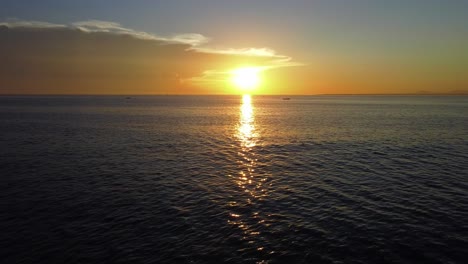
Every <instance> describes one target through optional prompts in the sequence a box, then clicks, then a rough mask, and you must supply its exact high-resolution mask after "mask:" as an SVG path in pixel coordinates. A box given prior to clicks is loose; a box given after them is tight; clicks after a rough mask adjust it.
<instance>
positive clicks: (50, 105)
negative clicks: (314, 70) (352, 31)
mask: <svg viewBox="0 0 468 264" xmlns="http://www.w3.org/2000/svg"><path fill="white" fill-rule="evenodd" d="M0 175H1V178H0V198H1V199H0V205H1V210H0V215H1V217H0V228H1V230H0V231H1V232H0V238H1V239H0V241H1V242H0V243H1V244H0V246H1V247H0V260H2V261H1V262H2V263H221V262H231V263H284V262H288V263H463V262H464V261H466V260H467V256H468V255H467V249H468V220H467V219H468V97H431V96H423V97H415V96H412V97H411V96H410V97H404V96H390V97H386V96H375V97H362V96H334V97H332V96H330V97H326V96H317V97H313V96H311V97H291V100H282V98H281V97H261V96H252V97H250V96H243V97H242V96H240V97H239V96H159V97H158V96H156V97H143V96H142V97H140V96H137V97H132V98H126V97H119V96H109V97H104V96H102V97H99V96H98V97H86V96H83V97H0ZM465 263H466V262H465Z"/></svg>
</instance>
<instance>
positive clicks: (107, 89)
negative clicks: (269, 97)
mask: <svg viewBox="0 0 468 264" xmlns="http://www.w3.org/2000/svg"><path fill="white" fill-rule="evenodd" d="M0 6H1V8H0V58H2V64H1V65H0V94H233V93H239V92H241V91H239V89H237V88H236V87H234V86H233V85H232V82H230V78H229V76H230V72H231V71H232V70H233V69H235V68H238V67H247V66H249V67H258V68H259V69H261V73H260V75H261V76H260V77H261V84H260V86H259V87H258V88H257V89H256V90H255V91H252V92H253V93H258V94H420V93H424V94H425V93H429V94H430V93H468V19H467V18H466V14H467V13H468V0H451V1H442V0H440V1H436V0H425V1H423V0H407V1H402V0H394V1H383V0H374V1H371V0H354V1H345V0H341V1H338V0H309V1H305V0H303V1H299V0H289V1H280V0H270V1H266V0H251V1H244V0H237V1H224V0H187V1H182V0H173V1H155V0H153V1H149V0H134V1H122V0H113V1H110V0H100V1H99V0H94V1H88V0H82V1H64V0H60V1H59V0H43V1H31V0H29V1H24V0H0Z"/></svg>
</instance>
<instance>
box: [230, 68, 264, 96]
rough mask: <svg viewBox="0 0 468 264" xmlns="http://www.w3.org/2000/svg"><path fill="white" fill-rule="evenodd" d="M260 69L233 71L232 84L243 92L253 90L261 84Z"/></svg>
mask: <svg viewBox="0 0 468 264" xmlns="http://www.w3.org/2000/svg"><path fill="white" fill-rule="evenodd" d="M259 72H260V69H259V68H254V67H245V68H238V69H235V70H232V71H231V75H232V77H231V81H232V83H233V84H234V85H235V86H236V87H238V88H240V89H242V90H253V89H255V88H257V87H258V85H259V84H260V77H259Z"/></svg>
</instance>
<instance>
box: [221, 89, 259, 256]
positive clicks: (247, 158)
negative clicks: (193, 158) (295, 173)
mask: <svg viewBox="0 0 468 264" xmlns="http://www.w3.org/2000/svg"><path fill="white" fill-rule="evenodd" d="M234 136H235V137H236V138H237V140H238V144H239V149H238V156H239V160H238V166H239V167H238V169H239V170H238V176H236V177H234V181H235V183H236V184H237V186H238V187H239V188H240V192H239V196H238V197H237V198H239V199H235V201H231V203H230V204H229V206H230V207H231V209H232V210H231V212H230V215H229V217H230V219H229V220H228V222H229V223H230V224H232V225H234V226H237V227H238V228H239V229H240V230H241V231H242V237H243V240H245V241H246V242H248V244H249V245H251V246H252V247H253V248H255V250H257V251H262V250H263V249H264V245H263V243H262V242H260V240H259V236H261V227H260V226H264V222H265V220H264V216H262V215H261V214H260V213H259V212H258V211H257V210H255V209H254V208H256V207H257V206H258V204H259V203H261V202H262V200H264V199H266V198H267V190H266V187H265V186H264V185H265V182H266V181H267V178H268V177H267V175H265V174H262V173H259V172H257V171H256V167H257V166H258V159H257V157H258V155H257V153H256V148H255V147H258V143H259V133H258V128H257V124H256V121H255V108H254V106H253V103H252V97H251V96H250V95H243V97H242V103H241V106H240V114H239V122H238V124H237V128H236V132H235V135H234Z"/></svg>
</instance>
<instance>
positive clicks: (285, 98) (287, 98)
mask: <svg viewBox="0 0 468 264" xmlns="http://www.w3.org/2000/svg"><path fill="white" fill-rule="evenodd" d="M283 100H291V98H289V97H283Z"/></svg>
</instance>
